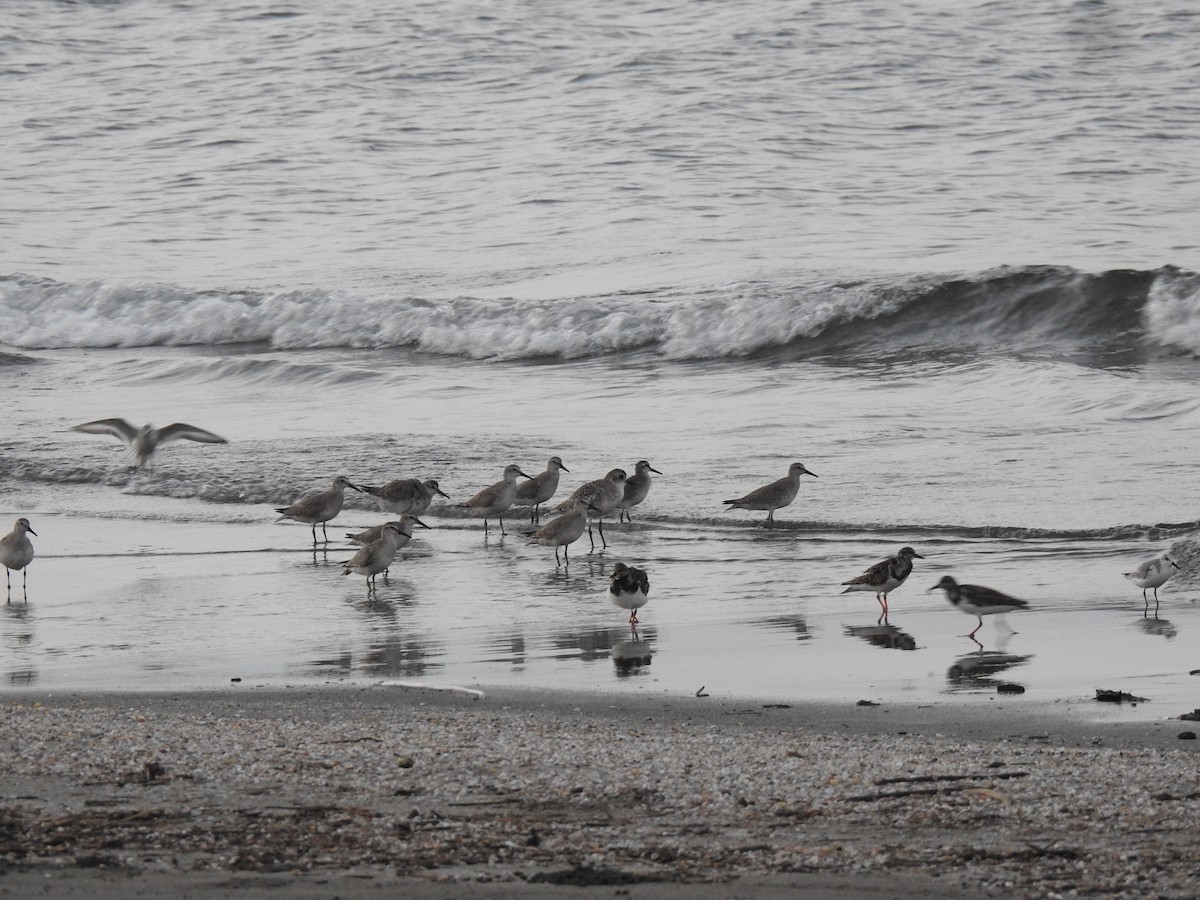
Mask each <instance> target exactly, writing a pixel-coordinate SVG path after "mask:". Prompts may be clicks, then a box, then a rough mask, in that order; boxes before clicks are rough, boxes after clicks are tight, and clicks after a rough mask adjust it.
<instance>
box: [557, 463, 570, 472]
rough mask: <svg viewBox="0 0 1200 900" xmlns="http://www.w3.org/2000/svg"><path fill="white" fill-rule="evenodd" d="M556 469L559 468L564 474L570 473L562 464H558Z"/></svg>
mask: <svg viewBox="0 0 1200 900" xmlns="http://www.w3.org/2000/svg"><path fill="white" fill-rule="evenodd" d="M558 467H559V468H560V469H562V470H563V471H564V472H570V471H571V470H570V469H568V468H567V467H566V466H564V465H563V464H562V463H559V464H558Z"/></svg>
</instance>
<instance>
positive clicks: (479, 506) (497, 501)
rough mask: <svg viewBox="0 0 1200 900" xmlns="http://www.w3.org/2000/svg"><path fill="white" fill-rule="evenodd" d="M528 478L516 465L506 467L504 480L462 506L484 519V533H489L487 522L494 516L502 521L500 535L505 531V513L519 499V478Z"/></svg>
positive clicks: (485, 489)
mask: <svg viewBox="0 0 1200 900" xmlns="http://www.w3.org/2000/svg"><path fill="white" fill-rule="evenodd" d="M518 477H520V478H528V477H529V476H528V475H526V474H525V473H524V472H522V471H521V467H520V466H518V465H517V464H516V463H512V464H511V465H508V466H505V467H504V478H503V479H502V480H500V481H497V482H496V483H495V484H493V485H492V486H491V487H488V488H484V489H483V490H482V491H480V492H479V493H478V494H476V495H475V496H474V497H472V498H471V499H470V500H468V501H467V502H466V503H464V504H462V505H463V506H465V507H466V508H467V509H469V510H472V511H473V512H474V513H475V515H477V516H482V517H483V533H484V535H485V536H486V535H487V533H488V523H487V520H488V519H490V518H491V517H492V516H496V517H498V518H499V519H500V533H501V534H506V533H507V532H505V530H504V511H505V510H506V509H508V508H509V507H510V506H512V505H513V500H515V499H516V497H517V478H518Z"/></svg>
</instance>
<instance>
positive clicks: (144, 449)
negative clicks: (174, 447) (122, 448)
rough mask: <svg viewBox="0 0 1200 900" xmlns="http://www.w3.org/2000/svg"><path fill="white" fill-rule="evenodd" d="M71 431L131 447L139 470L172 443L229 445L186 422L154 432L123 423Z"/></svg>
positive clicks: (99, 421)
mask: <svg viewBox="0 0 1200 900" xmlns="http://www.w3.org/2000/svg"><path fill="white" fill-rule="evenodd" d="M71 430H72V431H79V432H82V433H84V434H111V435H112V436H113V437H117V438H120V439H121V440H123V441H124V442H125V443H126V444H128V445H129V453H130V455H131V456H132V457H133V464H134V466H136V467H138V468H140V467H142V466H146V465H149V464H150V462H151V460H152V459H153V458H154V451H155V450H157V449H158V447H159V445H160V444H168V443H170V442H171V441H199V442H200V443H201V444H228V443H229V442H228V441H227V440H225V438H223V437H221V436H220V435H219V434H213V433H212V432H211V431H205V430H204V429H203V428H197V427H196V426H195V425H188V424H187V423H185V422H174V423H172V424H170V425H167V426H164V427H163V428H155V427H154V426H153V425H150V424H146V425H143V426H142V427H141V428H137V427H135V426H134V425H132V424H131V423H129V422H127V421H125V420H124V419H97V420H96V421H95V422H84V423H83V424H82V425H76V426H74V427H73V428H72V429H71Z"/></svg>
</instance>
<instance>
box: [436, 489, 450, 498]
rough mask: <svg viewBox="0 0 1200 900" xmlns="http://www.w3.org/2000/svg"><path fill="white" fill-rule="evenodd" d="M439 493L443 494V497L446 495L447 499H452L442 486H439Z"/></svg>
mask: <svg viewBox="0 0 1200 900" xmlns="http://www.w3.org/2000/svg"><path fill="white" fill-rule="evenodd" d="M438 493H439V494H441V495H442V496H443V497H445V498H446V499H447V500H449V499H450V495H449V494H447V493H446V492H445V491H443V490H442V489H441V488H438Z"/></svg>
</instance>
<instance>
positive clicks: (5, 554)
mask: <svg viewBox="0 0 1200 900" xmlns="http://www.w3.org/2000/svg"><path fill="white" fill-rule="evenodd" d="M30 534H32V535H33V536H34V537H37V532H36V531H34V530H33V526H31V525H30V524H29V520H28V519H26V518H24V517H21V518H20V519H17V524H16V525H14V526H13V530H12V531H10V532H9V533H8V534H6V535H5V536H4V537H2V538H0V563H2V564H3V565H4V580H5V582H6V583H7V584H8V600H7V602H9V603H11V602H12V573H13V572H16V571H20V573H21V594H22V596H23V597H24V598H25V602H26V603H28V602H29V590H28V580H29V564H30V563H31V562H33V542H32V541H31V540H29V538H28V537H26V535H30Z"/></svg>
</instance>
